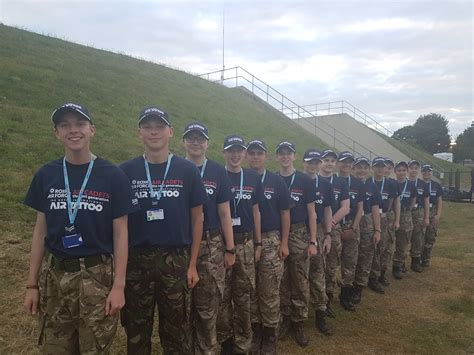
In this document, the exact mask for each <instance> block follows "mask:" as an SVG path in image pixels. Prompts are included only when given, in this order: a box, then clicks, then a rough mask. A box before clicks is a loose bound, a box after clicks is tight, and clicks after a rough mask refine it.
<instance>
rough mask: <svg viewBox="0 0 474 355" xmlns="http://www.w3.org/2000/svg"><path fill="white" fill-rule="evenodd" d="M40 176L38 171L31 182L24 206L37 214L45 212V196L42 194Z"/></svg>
mask: <svg viewBox="0 0 474 355" xmlns="http://www.w3.org/2000/svg"><path fill="white" fill-rule="evenodd" d="M42 180H43V179H42V174H41V171H38V172H37V173H36V174H35V176H34V177H33V180H32V181H31V184H30V188H29V189H28V193H27V194H26V197H25V201H24V203H25V205H27V206H30V207H31V208H34V209H35V210H37V211H38V212H44V211H45V205H44V204H45V196H44V192H43V190H44V189H43V184H42Z"/></svg>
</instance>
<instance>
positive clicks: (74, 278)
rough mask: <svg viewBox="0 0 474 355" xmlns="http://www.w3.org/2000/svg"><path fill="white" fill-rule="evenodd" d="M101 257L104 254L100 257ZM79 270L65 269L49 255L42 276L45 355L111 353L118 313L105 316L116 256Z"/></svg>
mask: <svg viewBox="0 0 474 355" xmlns="http://www.w3.org/2000/svg"><path fill="white" fill-rule="evenodd" d="M99 257H100V256H99ZM102 259H103V260H102V262H101V263H99V264H98V265H95V266H91V267H87V266H86V263H85V262H84V259H79V260H80V261H78V264H77V266H78V270H77V271H72V270H68V271H65V270H64V269H62V268H61V267H59V266H60V265H61V264H60V262H59V261H58V259H56V258H54V257H52V255H51V254H48V255H47V256H45V258H44V260H43V262H42V266H41V271H40V278H39V287H40V290H39V292H40V303H39V311H40V316H39V324H40V338H39V344H40V345H42V353H43V354H54V355H56V354H108V353H109V350H110V345H111V344H112V340H113V338H114V336H115V332H116V330H117V323H118V316H106V315H105V301H106V299H107V296H108V294H109V291H110V289H111V288H112V284H113V260H112V257H110V256H108V257H106V256H103V257H102Z"/></svg>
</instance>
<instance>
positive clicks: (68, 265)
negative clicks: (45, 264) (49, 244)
mask: <svg viewBox="0 0 474 355" xmlns="http://www.w3.org/2000/svg"><path fill="white" fill-rule="evenodd" d="M48 254H49V255H51V267H53V268H54V269H55V270H57V271H65V272H78V271H81V260H84V265H85V267H86V269H89V268H91V267H94V266H97V265H99V264H104V263H105V262H107V260H109V259H110V258H111V256H110V255H92V256H85V257H83V258H78V259H61V258H58V257H56V256H54V255H52V254H50V253H46V256H48Z"/></svg>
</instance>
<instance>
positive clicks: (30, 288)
mask: <svg viewBox="0 0 474 355" xmlns="http://www.w3.org/2000/svg"><path fill="white" fill-rule="evenodd" d="M26 289H27V290H39V286H38V285H26Z"/></svg>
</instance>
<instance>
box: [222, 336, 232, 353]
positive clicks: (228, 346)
mask: <svg viewBox="0 0 474 355" xmlns="http://www.w3.org/2000/svg"><path fill="white" fill-rule="evenodd" d="M221 355H232V338H229V339H227V340H226V341H224V342H223V343H221Z"/></svg>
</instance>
